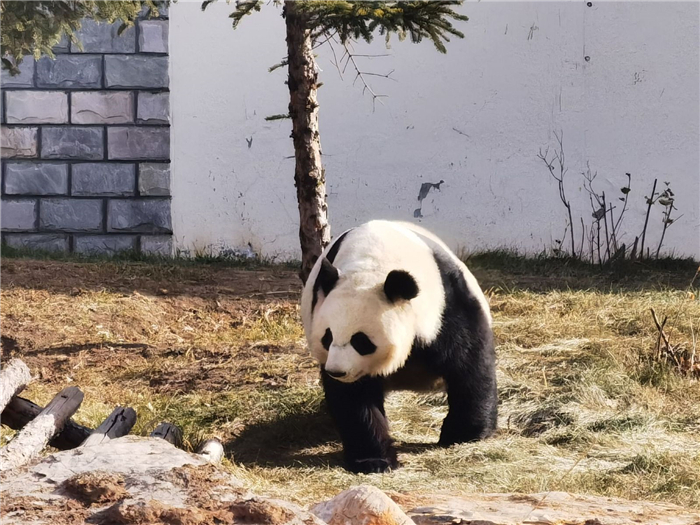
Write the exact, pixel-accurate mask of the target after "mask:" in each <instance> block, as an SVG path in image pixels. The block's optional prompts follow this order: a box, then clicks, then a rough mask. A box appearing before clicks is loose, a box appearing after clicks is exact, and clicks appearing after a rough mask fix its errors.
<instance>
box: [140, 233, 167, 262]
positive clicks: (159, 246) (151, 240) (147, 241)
mask: <svg viewBox="0 0 700 525" xmlns="http://www.w3.org/2000/svg"><path fill="white" fill-rule="evenodd" d="M141 253H143V254H145V255H157V256H160V257H172V255H173V238H172V237H171V236H170V235H142V236H141Z"/></svg>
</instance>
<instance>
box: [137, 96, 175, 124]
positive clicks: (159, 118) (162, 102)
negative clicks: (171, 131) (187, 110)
mask: <svg viewBox="0 0 700 525" xmlns="http://www.w3.org/2000/svg"><path fill="white" fill-rule="evenodd" d="M136 118H137V119H138V121H139V122H140V123H142V124H168V123H169V122H170V93H167V92H163V93H147V92H141V93H139V104H138V115H136Z"/></svg>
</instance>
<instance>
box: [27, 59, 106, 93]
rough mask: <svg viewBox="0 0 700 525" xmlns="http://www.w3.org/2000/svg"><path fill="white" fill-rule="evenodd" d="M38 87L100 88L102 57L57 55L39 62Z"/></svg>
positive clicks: (37, 66)
mask: <svg viewBox="0 0 700 525" xmlns="http://www.w3.org/2000/svg"><path fill="white" fill-rule="evenodd" d="M36 68H37V87H43V88H99V87H102V57H100V56H79V55H56V58H55V59H52V58H51V57H43V58H42V59H40V60H39V62H37V65H36Z"/></svg>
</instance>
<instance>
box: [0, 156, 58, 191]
mask: <svg viewBox="0 0 700 525" xmlns="http://www.w3.org/2000/svg"><path fill="white" fill-rule="evenodd" d="M5 193H7V194H8V195H67V194H68V165H67V164H56V163H50V162H8V163H7V165H6V167H5Z"/></svg>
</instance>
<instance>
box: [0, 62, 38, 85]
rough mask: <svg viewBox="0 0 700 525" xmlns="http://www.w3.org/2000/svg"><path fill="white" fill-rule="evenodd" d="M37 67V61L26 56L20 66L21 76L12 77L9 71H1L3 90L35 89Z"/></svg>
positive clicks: (0, 77) (0, 78)
mask: <svg viewBox="0 0 700 525" xmlns="http://www.w3.org/2000/svg"><path fill="white" fill-rule="evenodd" d="M35 67H36V61H35V60H34V58H33V57H31V56H26V57H24V60H22V63H21V64H20V65H19V75H15V76H12V75H10V72H9V71H7V70H5V69H2V70H1V71H0V80H2V87H3V89H4V88H9V87H33V86H34V68H35Z"/></svg>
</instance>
